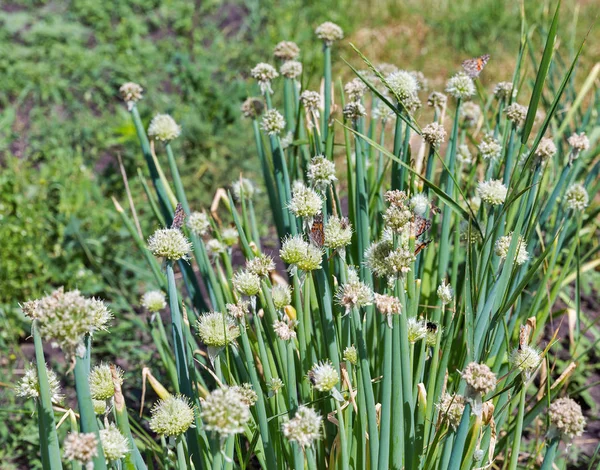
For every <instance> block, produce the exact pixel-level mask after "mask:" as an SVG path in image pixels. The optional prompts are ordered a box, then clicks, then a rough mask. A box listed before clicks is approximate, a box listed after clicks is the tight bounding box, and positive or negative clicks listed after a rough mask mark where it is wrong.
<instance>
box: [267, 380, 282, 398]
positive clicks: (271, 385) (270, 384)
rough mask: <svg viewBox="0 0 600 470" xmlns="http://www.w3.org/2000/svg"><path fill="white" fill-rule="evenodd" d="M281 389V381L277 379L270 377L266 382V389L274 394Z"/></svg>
mask: <svg viewBox="0 0 600 470" xmlns="http://www.w3.org/2000/svg"><path fill="white" fill-rule="evenodd" d="M282 388H283V380H281V379H280V378H279V377H271V380H268V381H267V389H268V390H270V391H271V392H273V393H274V394H275V393H277V392H279V390H281V389H282Z"/></svg>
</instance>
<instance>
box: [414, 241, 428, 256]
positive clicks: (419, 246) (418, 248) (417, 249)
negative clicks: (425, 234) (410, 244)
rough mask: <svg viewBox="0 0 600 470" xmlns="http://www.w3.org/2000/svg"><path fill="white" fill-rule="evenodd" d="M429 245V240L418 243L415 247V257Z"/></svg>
mask: <svg viewBox="0 0 600 470" xmlns="http://www.w3.org/2000/svg"><path fill="white" fill-rule="evenodd" d="M430 243H431V240H427V241H424V242H419V243H417V244H416V245H415V256H417V255H418V254H419V253H421V251H422V250H423V249H424V248H425V247H426V246H427V245H429V244H430Z"/></svg>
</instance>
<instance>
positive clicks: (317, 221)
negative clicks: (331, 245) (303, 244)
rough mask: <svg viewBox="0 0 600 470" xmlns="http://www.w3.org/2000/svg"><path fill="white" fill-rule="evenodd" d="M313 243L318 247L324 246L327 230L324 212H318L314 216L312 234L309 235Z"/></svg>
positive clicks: (311, 227)
mask: <svg viewBox="0 0 600 470" xmlns="http://www.w3.org/2000/svg"><path fill="white" fill-rule="evenodd" d="M308 238H309V239H310V241H311V243H312V244H313V245H315V246H316V247H318V248H322V247H323V244H324V243H325V232H324V230H323V214H317V215H315V217H314V218H313V223H312V225H311V226H310V234H309V235H308Z"/></svg>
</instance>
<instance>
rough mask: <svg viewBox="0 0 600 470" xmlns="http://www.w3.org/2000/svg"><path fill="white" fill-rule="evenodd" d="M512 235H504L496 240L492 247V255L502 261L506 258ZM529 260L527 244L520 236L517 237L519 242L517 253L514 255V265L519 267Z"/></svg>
mask: <svg viewBox="0 0 600 470" xmlns="http://www.w3.org/2000/svg"><path fill="white" fill-rule="evenodd" d="M512 237H513V233H512V232H510V233H509V234H508V235H504V236H503V237H500V238H499V239H498V240H496V244H495V245H494V253H496V255H497V256H499V257H500V258H502V259H506V257H507V256H508V250H509V248H510V243H511V241H512ZM528 259H529V253H527V244H526V243H525V240H524V239H523V237H522V236H519V242H518V247H517V253H516V255H515V263H517V264H518V265H519V266H520V265H522V264H523V263H525V262H526V261H527V260H528Z"/></svg>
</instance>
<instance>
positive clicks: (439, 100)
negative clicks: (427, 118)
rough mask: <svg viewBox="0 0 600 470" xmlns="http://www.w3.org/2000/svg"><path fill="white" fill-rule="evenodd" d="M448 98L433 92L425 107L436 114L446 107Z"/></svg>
mask: <svg viewBox="0 0 600 470" xmlns="http://www.w3.org/2000/svg"><path fill="white" fill-rule="evenodd" d="M447 102H448V97H447V96H446V95H444V94H443V93H440V92H439V91H434V92H433V93H431V94H430V95H429V97H428V98H427V105H428V106H431V107H432V108H435V109H436V110H437V111H438V112H439V111H441V110H442V109H444V108H445V107H446V103H447Z"/></svg>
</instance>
